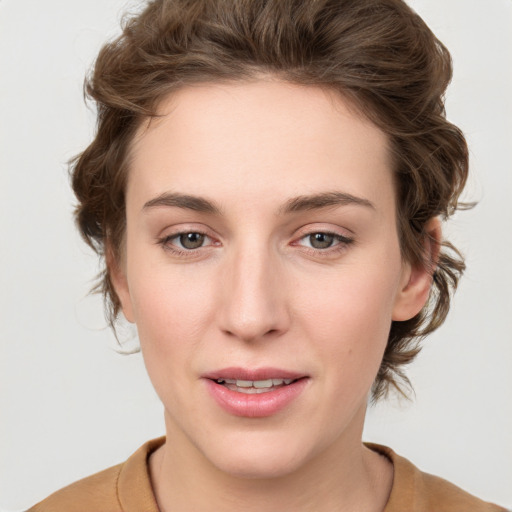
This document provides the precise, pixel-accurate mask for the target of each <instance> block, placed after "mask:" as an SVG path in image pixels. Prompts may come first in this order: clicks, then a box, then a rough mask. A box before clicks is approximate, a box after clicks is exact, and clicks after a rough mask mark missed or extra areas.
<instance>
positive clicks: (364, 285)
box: [296, 263, 400, 383]
mask: <svg viewBox="0 0 512 512" xmlns="http://www.w3.org/2000/svg"><path fill="white" fill-rule="evenodd" d="M399 276H400V270H399V268H398V265H397V264H396V263H395V264H394V265H393V267H391V268H389V267H388V268H387V269H386V272H383V267H382V266H381V265H374V266H371V265H364V266H358V268H355V267H351V268H348V267H346V268H344V269H343V271H340V272H339V275H338V276H337V277H336V279H332V277H331V278H330V279H325V280H323V282H322V280H318V279H317V280H316V282H315V288H314V289H315V292H314V293H311V291H310V290H311V287H310V286H308V283H305V284H306V286H304V287H301V288H300V289H299V290H297V295H296V296H297V297H298V301H299V302H300V306H299V307H300V309H301V311H302V315H299V314H298V315H297V318H302V322H303V325H302V329H303V330H305V331H307V332H308V338H309V339H311V340H316V345H317V350H318V351H320V352H322V355H323V358H324V359H326V360H327V361H329V364H331V365H333V366H335V367H340V365H341V366H343V372H342V373H343V376H342V377H340V371H335V372H332V373H331V375H332V376H333V378H338V379H339V378H346V379H347V380H356V381H357V379H358V378H359V377H360V378H362V379H364V380H365V381H367V382H370V383H371V382H373V378H374V377H375V375H374V374H376V372H377V371H378V367H379V366H380V362H381V359H382V355H383V352H384V349H385V347H386V343H387V340H388V336H389V329H390V326H391V316H392V311H393V304H394V300H395V295H396V290H397V283H398V281H399ZM309 284H313V283H309ZM340 370H341V368H340Z"/></svg>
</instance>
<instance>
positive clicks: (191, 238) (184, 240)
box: [179, 233, 206, 249]
mask: <svg viewBox="0 0 512 512" xmlns="http://www.w3.org/2000/svg"><path fill="white" fill-rule="evenodd" d="M205 238H206V237H205V235H203V234H201V233H182V234H181V235H180V236H179V242H180V245H181V246H182V247H183V248H184V249H199V247H202V245H203V244H204V239H205Z"/></svg>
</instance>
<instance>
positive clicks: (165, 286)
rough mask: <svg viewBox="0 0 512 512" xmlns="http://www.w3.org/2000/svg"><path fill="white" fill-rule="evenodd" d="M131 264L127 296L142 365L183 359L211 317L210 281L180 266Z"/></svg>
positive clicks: (209, 322)
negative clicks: (141, 355)
mask: <svg viewBox="0 0 512 512" xmlns="http://www.w3.org/2000/svg"><path fill="white" fill-rule="evenodd" d="M135 264H136V269H134V271H133V272H131V274H130V273H129V275H130V276H131V280H130V282H129V284H130V295H131V298H132V305H133V310H134V316H135V323H136V324H137V330H138V333H139V339H140V343H141V348H142V351H143V354H144V358H145V359H146V364H151V362H152V361H150V358H153V359H154V360H155V361H154V363H155V365H157V364H158V363H159V361H163V359H166V360H167V361H171V362H177V361H178V360H180V359H184V358H186V357H187V352H188V351H191V349H192V348H193V347H194V346H195V345H197V344H198V343H199V342H200V340H201V339H202V338H203V337H204V331H205V329H206V328H208V326H209V325H211V321H212V318H213V316H214V315H213V306H214V303H215V301H214V300H213V298H212V282H211V280H205V279H202V278H201V276H200V275H191V273H190V271H189V270H188V269H185V268H184V267H182V266H176V265H175V266H170V265H164V266H160V265H151V264H145V263H144V261H141V260H140V259H139V262H138V264H137V262H135ZM208 285H209V286H208Z"/></svg>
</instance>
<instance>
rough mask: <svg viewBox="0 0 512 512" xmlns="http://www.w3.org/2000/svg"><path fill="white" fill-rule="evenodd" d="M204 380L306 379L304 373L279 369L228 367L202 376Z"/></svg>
mask: <svg viewBox="0 0 512 512" xmlns="http://www.w3.org/2000/svg"><path fill="white" fill-rule="evenodd" d="M202 377H203V378H205V379H212V380H219V379H234V380H252V381H255V380H268V379H292V380H297V379H300V378H302V377H307V375H305V374H304V373H299V372H295V371H290V370H283V369H281V368H254V369H250V368H240V367H235V366H233V367H230V368H222V369H220V370H214V371H211V372H208V373H205V374H203V375H202Z"/></svg>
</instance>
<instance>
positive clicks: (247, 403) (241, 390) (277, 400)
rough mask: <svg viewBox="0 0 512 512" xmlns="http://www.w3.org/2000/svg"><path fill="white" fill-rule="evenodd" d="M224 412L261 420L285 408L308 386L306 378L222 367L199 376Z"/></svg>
mask: <svg viewBox="0 0 512 512" xmlns="http://www.w3.org/2000/svg"><path fill="white" fill-rule="evenodd" d="M202 377H203V379H204V380H205V382H206V384H207V389H208V391H209V393H210V396H211V397H212V398H213V399H214V402H216V403H217V404H218V405H219V406H220V407H221V408H222V409H223V410H224V411H225V412H228V413H229V414H231V415H235V416H244V417H249V418H262V417H267V416H272V415H274V414H277V413H278V412H280V411H282V410H284V409H288V407H289V406H291V404H292V403H293V402H295V401H296V400H297V399H298V398H299V396H300V395H301V394H302V392H303V391H304V390H305V389H306V388H307V387H308V382H309V380H310V378H309V376H308V375H304V374H300V373H297V372H290V371H287V370H281V369H277V368H261V369H257V370H247V369H244V368H225V369H223V370H219V371H216V372H212V373H209V374H206V375H203V376H202Z"/></svg>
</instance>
